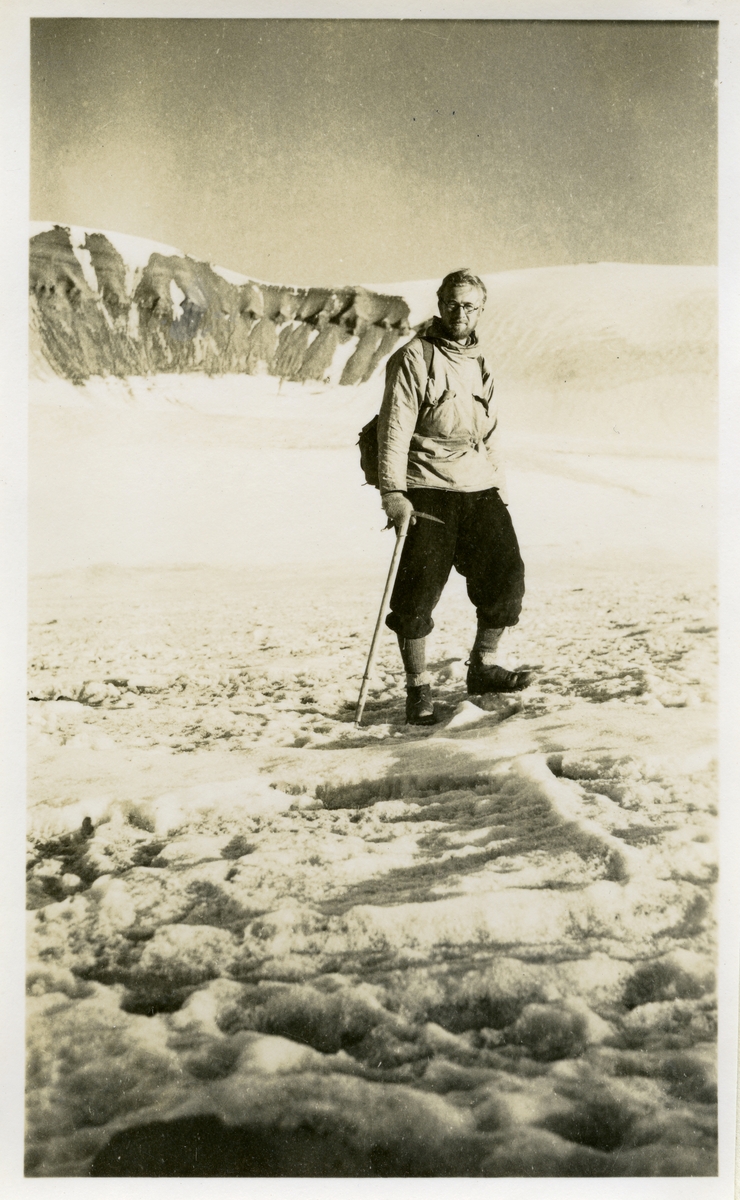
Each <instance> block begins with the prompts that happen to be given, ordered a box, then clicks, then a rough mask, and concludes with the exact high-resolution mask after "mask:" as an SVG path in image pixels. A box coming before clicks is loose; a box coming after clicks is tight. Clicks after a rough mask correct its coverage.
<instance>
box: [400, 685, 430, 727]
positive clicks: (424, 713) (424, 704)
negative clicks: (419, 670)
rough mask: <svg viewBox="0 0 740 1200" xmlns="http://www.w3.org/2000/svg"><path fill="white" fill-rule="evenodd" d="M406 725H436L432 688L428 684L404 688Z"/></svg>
mask: <svg viewBox="0 0 740 1200" xmlns="http://www.w3.org/2000/svg"><path fill="white" fill-rule="evenodd" d="M406 723H407V724H408V725H436V723H437V714H436V713H435V711H434V702H433V700H432V686H431V684H429V683H422V684H419V686H418V687H414V686H413V684H411V685H408V686H407V687H406Z"/></svg>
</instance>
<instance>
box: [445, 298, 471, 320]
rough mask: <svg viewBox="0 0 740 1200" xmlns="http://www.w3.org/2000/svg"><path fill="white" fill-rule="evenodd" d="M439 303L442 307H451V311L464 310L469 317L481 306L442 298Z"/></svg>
mask: <svg viewBox="0 0 740 1200" xmlns="http://www.w3.org/2000/svg"><path fill="white" fill-rule="evenodd" d="M439 303H440V306H441V307H442V308H449V309H450V311H451V312H458V311H459V312H464V313H465V315H466V316H468V317H469V316H470V314H471V313H474V312H477V311H478V309H479V308H480V304H458V302H457V300H440V302H439Z"/></svg>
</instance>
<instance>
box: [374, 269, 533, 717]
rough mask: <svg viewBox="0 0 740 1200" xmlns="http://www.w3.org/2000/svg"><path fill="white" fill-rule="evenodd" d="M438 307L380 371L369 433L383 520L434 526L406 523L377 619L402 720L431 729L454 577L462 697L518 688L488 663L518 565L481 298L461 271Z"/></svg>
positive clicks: (446, 284) (473, 280)
mask: <svg viewBox="0 0 740 1200" xmlns="http://www.w3.org/2000/svg"><path fill="white" fill-rule="evenodd" d="M437 299H438V301H439V317H435V318H434V320H433V321H432V323H431V325H430V326H429V328H428V329H427V330H426V331H425V332H424V333H423V334H421V335H419V336H417V337H415V338H413V339H412V340H411V341H410V342H408V343H406V345H404V346H402V347H401V348H400V350H397V351H396V352H395V354H393V355H391V357H390V359H389V361H388V367H387V371H386V384H385V393H384V396H383V403H382V406H381V409H380V419H379V423H378V449H379V463H378V466H379V476H380V492H381V496H382V504H383V509H384V511H385V513H386V515H387V516H388V518H389V520H390V521H391V522H392V523H393V525H395V527H396V529H399V528H400V526H401V525H402V523H403V522H404V520H405V518H406V517H407V515H409V514H410V513H412V512H414V511H416V512H419V513H426V514H427V515H428V516H432V517H436V518H437V520H436V521H430V520H423V519H419V520H416V519H414V518H412V521H411V525H410V527H409V533H408V537H407V539H406V543H405V545H404V549H403V553H402V555H401V563H400V567H399V571H398V576H397V578H396V583H395V587H394V589H393V594H392V596H391V611H390V613H389V614H388V617H387V618H386V623H387V624H388V625H389V626H390V628H391V629H393V630H394V631H395V633H396V634H397V636H398V643H399V646H400V649H401V657H402V659H403V664H404V667H405V670H406V720H407V721H408V722H409V723H410V724H413V725H432V724H434V723H435V721H436V715H435V711H434V704H433V701H432V690H431V684H430V678H429V675H428V673H427V670H426V638H427V636H428V634H429V633H431V631H432V629H433V628H434V622H433V620H432V612H433V610H434V608H435V607H436V605H437V603H438V601H439V598H440V596H441V594H442V589H443V588H444V586H445V584H446V582H447V579H448V577H449V574H450V570H451V569H452V567H453V566H454V567H455V568H456V569H457V570H458V571H459V572H460V574H461V575H463V576H464V577H465V579H466V581H467V590H468V596H469V597H470V599H471V601H472V603H473V604H474V605H475V609H476V613H477V618H478V630H477V634H476V638H475V642H474V645H473V649H472V651H471V655H470V662H469V669H468V675H467V688H468V692H469V693H471V694H473V695H480V694H482V693H485V692H512V691H519V690H521V689H522V688H524V687H526V686H527V684H528V683H529V673H528V672H526V671H508V670H506V669H505V668H504V667H502V666H499V665H498V664H497V663H496V648H497V646H498V643H499V641H500V638H501V635H502V634H503V632H504V629H505V628H506V627H507V626H508V625H516V623H517V621H518V620H519V613H520V611H521V606H522V597H523V596H524V564H523V563H522V560H521V556H520V554H519V546H518V543H517V539H516V534H515V533H514V527H513V525H512V522H511V517H510V516H509V510H508V508H507V507H506V504H505V502H504V499H503V498H502V495H501V493H502V492H504V488H505V483H504V478H503V470H502V464H501V461H500V454H499V448H498V441H497V431H498V418H497V415H496V408H495V404H494V401H493V379H492V377H491V372H490V370H489V369H488V366H487V365H486V363H485V360H484V358H483V356H482V354H481V351H480V346H479V344H478V339H477V337H476V333H475V327H476V325H477V323H478V320H479V318H480V315H481V313H482V311H483V307H484V305H485V302H486V288H485V285H484V283H483V281H482V280H481V279H479V278H478V276H477V275H473V274H472V273H471V272H470V271H468V270H466V269H464V270H459V271H453V272H452V273H451V274H450V275H447V276H445V278H444V279H443V280H442V284H441V286H440V288H439V291H438V292H437ZM425 343H426V345H425ZM504 495H505V492H504ZM442 522H443V523H442Z"/></svg>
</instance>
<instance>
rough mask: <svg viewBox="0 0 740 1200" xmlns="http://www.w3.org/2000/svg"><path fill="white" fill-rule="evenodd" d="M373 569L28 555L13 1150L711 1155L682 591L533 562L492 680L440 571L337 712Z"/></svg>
mask: <svg viewBox="0 0 740 1200" xmlns="http://www.w3.org/2000/svg"><path fill="white" fill-rule="evenodd" d="M366 590H367V591H369V590H370V589H369V587H367V589H366V588H365V587H364V586H363V587H360V588H358V587H357V580H356V578H354V579H350V578H348V577H347V576H346V575H344V576H343V575H342V574H341V572H340V573H338V574H337V573H336V572H335V573H334V575H333V576H332V577H330V578H329V579H328V580H325V581H324V582H323V583H322V582H321V581H320V580H318V579H317V577H316V574H315V573H312V572H310V571H305V572H303V573H300V572H298V573H296V571H295V570H294V571H293V573H292V574H290V573H287V572H286V573H284V575H283V576H282V577H281V576H280V575H279V573H277V574H276V573H275V572H272V573H267V574H266V575H265V576H264V577H263V578H262V580H261V581H260V580H259V579H257V578H255V577H250V573H248V572H238V571H232V572H229V571H221V572H215V571H208V570H205V569H200V570H199V569H192V570H190V571H187V570H184V571H171V572H162V571H140V572H135V571H134V572H131V571H129V572H125V571H122V570H115V569H112V568H111V569H107V570H106V569H101V570H98V571H94V572H87V573H84V574H80V573H71V574H68V575H66V576H59V577H57V578H56V579H46V580H39V582H38V585H37V587H36V593H35V602H34V607H33V613H32V617H33V622H32V653H33V658H32V690H31V693H30V694H31V696H32V697H33V699H32V700H31V701H30V710H31V724H32V740H31V750H32V763H35V764H36V765H35V767H34V768H33V780H32V784H31V808H30V823H29V897H30V903H31V913H30V914H29V916H30V922H31V924H30V943H29V947H30V956H31V962H30V974H29V1006H30V1007H29V1014H30V1025H29V1047H30V1069H29V1077H28V1082H29V1109H28V1112H29V1149H28V1171H29V1173H30V1174H32V1175H60V1174H62V1175H63V1174H72V1175H74V1174H84V1173H86V1172H88V1171H90V1170H92V1172H93V1173H94V1174H126V1173H135V1172H136V1171H137V1170H139V1171H140V1172H141V1173H144V1174H146V1173H155V1174H156V1173H157V1171H164V1173H174V1174H198V1173H202V1174H237V1175H239V1174H241V1175H249V1174H255V1175H266V1174H267V1175H269V1174H277V1175H281V1174H282V1175H293V1174H309V1175H310V1174H314V1175H315V1174H318V1175H332V1174H338V1175H342V1174H344V1175H363V1174H368V1175H372V1174H376V1175H399V1174H401V1175H402V1174H409V1175H426V1174H429V1175H445V1174H449V1175H493V1176H496V1175H502V1176H505V1175H708V1174H712V1173H714V1172H715V1170H716V1165H715V1157H714V1154H715V1151H714V1128H715V1091H714V1039H715V997H714V983H713V955H714V951H713V932H712V930H713V899H712V895H713V893H712V885H713V881H714V878H715V866H714V851H715V833H714V816H715V811H716V810H715V807H714V806H715V784H714V769H713V759H714V754H713V727H714V726H713V720H714V716H713V714H714V709H713V689H714V615H713V614H714V608H713V600H712V596H711V594H710V592H709V591H708V590H707V588H706V586H705V585H703V584H699V583H697V582H696V580H695V579H694V580H693V582H692V581H691V580H690V579H689V578H687V580H686V586H685V590H677V588H676V585H675V582H674V581H672V580H668V581H665V580H661V578H660V576H659V575H657V574H656V575H654V576H650V575H649V574H648V575H644V576H643V577H642V578H640V579H638V580H635V581H629V580H628V579H625V578H623V577H622V578H620V577H619V576H617V575H615V574H614V573H604V574H599V573H595V572H592V573H588V572H587V573H585V574H583V575H582V580H581V583H580V584H579V585H578V586H577V587H576V588H575V589H574V587H573V586H572V582H563V579H562V574H561V576H560V577H558V574H557V572H555V573H554V574H551V575H550V576H547V575H542V576H540V578H539V580H538V581H535V583H534V585H533V589H532V590H531V591H530V596H529V598H528V601H527V608H526V612H525V618H524V619H523V621H522V623H521V625H520V626H519V627H518V628H517V629H516V630H514V631H512V632H511V633H510V635H509V645H508V653H509V656H510V657H511V658H513V659H514V660H516V661H530V662H532V661H537V662H541V663H543V666H542V667H541V669H540V671H539V673H538V676H537V681H536V684H535V686H534V687H533V688H531V689H530V690H529V691H527V692H525V693H524V694H523V695H522V696H521V697H516V698H513V697H512V698H506V697H503V698H491V699H489V700H485V699H483V698H475V697H473V698H467V697H466V696H465V692H464V682H463V677H464V670H465V668H464V661H463V660H464V657H465V656H466V652H467V648H468V643H469V639H470V624H471V617H470V612H469V608H468V605H467V602H466V600H465V598H464V596H463V595H461V594H460V592H459V590H458V591H455V590H454V589H453V590H452V592H451V593H450V596H449V598H446V600H445V602H444V603H443V606H442V611H441V613H440V621H439V624H438V629H437V630H436V631H435V635H434V637H435V642H434V657H433V671H434V677H435V689H436V693H437V695H438V697H439V703H440V709H441V715H442V717H443V724H442V725H441V727H438V728H437V729H435V730H431V731H421V730H412V729H408V728H406V727H405V726H404V725H403V724H402V719H403V718H402V689H401V686H400V685H401V676H400V674H399V670H398V668H399V663H398V661H397V652H396V650H395V647H394V646H392V645H391V644H390V638H389V639H388V641H387V642H386V643H385V647H384V650H383V653H382V656H381V662H380V669H379V672H378V678H377V682H376V685H375V687H374V689H373V692H372V694H371V700H370V703H369V706H368V712H367V726H366V728H364V729H362V730H360V731H357V730H355V729H354V727H353V724H352V715H353V710H352V706H353V703H354V701H355V699H356V693H357V689H358V685H359V677H360V674H361V671H362V667H363V661H364V655H365V651H366V647H367V643H368V640H369V636H370V631H371V624H372V619H373V613H372V611H368V604H367V603H366V600H365V595H364V594H363V592H365V591H366ZM206 613H207V614H208V616H207V621H206V623H204V614H206ZM646 614H647V615H646ZM566 617H567V620H566V619H565V618H566ZM86 818H87V820H86ZM137 1163H138V1167H137V1166H136V1165H135V1164H137ZM91 1164H94V1165H91Z"/></svg>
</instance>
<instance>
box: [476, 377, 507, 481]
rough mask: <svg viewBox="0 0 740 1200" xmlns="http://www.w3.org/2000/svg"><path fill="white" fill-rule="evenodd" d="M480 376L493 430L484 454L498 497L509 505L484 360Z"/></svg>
mask: <svg viewBox="0 0 740 1200" xmlns="http://www.w3.org/2000/svg"><path fill="white" fill-rule="evenodd" d="M482 376H483V386H484V388H485V390H486V395H487V397H488V403H489V406H490V407H491V408H492V409H493V413H494V423H493V428H492V429H491V432H490V433H489V434H488V436H487V437H486V438H485V439H484V442H483V444H484V446H485V448H486V454H487V455H488V461H489V462H490V464H491V466H492V467H493V469H494V471H495V472H496V480H497V482H496V487H497V488H498V491H499V495H500V497H501V499H502V500H503V502H504V504H508V503H509V491H508V488H507V485H506V471H505V469H504V455H503V450H502V446H501V434H500V426H499V420H498V413H497V412H496V402H495V400H494V398H493V376H492V374H491V371H490V368H489V367H488V364H487V363H486V362H485V360H484V362H483V366H482Z"/></svg>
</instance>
